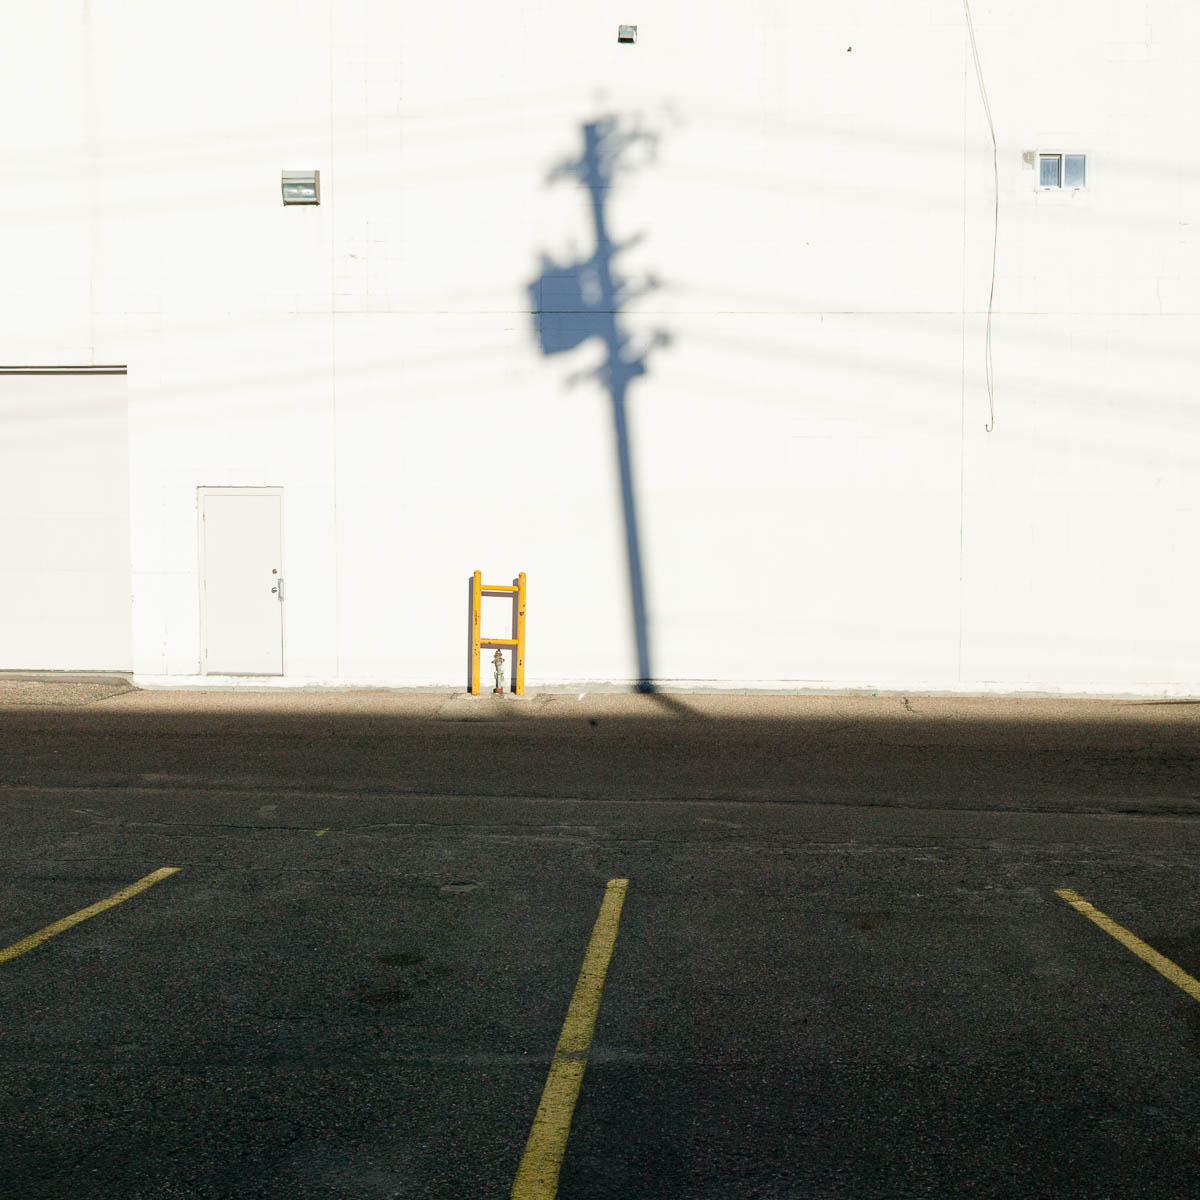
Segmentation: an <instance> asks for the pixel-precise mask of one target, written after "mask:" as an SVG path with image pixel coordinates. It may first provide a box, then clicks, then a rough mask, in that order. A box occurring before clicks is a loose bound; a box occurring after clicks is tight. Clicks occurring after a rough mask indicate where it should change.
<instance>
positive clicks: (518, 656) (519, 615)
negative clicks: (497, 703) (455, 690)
mask: <svg viewBox="0 0 1200 1200" xmlns="http://www.w3.org/2000/svg"><path fill="white" fill-rule="evenodd" d="M484 592H489V593H494V594H501V595H510V596H512V597H513V598H514V599H515V600H516V606H517V610H516V613H515V614H514V616H513V632H514V633H515V634H516V636H515V637H510V638H485V637H480V635H479V614H480V608H481V605H482V601H483V593H484ZM480 646H511V647H512V648H513V667H512V690H513V691H514V692H516V694H517V695H518V696H523V695H524V694H525V572H524V571H522V572H521V573H520V574H519V575H518V576H517V583H516V586H515V587H500V586H496V587H493V586H492V585H491V584H487V583H484V582H483V575H482V574H481V573H480V572H479V571H476V572H475V575H474V576H473V578H472V580H471V695H472V696H478V695H479V647H480Z"/></svg>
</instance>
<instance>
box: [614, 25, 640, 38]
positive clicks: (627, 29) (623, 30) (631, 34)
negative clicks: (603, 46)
mask: <svg viewBox="0 0 1200 1200" xmlns="http://www.w3.org/2000/svg"><path fill="white" fill-rule="evenodd" d="M617 41H618V42H636V41H637V26H636V25H618V26H617Z"/></svg>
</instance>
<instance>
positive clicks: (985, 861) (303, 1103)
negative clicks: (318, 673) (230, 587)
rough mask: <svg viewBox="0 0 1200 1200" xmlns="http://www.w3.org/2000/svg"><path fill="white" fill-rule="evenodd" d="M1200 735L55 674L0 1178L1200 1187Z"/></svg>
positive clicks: (14, 837)
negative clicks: (159, 683)
mask: <svg viewBox="0 0 1200 1200" xmlns="http://www.w3.org/2000/svg"><path fill="white" fill-rule="evenodd" d="M31 696H32V698H31ZM1198 732H1200V705H1189V704H1186V703H1157V704H1156V703H1153V702H1136V701H1128V702H1122V701H1111V702H1099V701H1075V702H1069V701H1058V702H1056V701H1016V700H1013V701H983V700H979V701H966V700H926V699H920V698H912V699H911V700H905V699H904V698H900V697H896V698H880V699H872V698H851V697H790V698H788V697H785V698H772V697H754V696H746V697H683V696H680V697H653V696H631V697H625V696H607V697H605V696H599V697H596V696H584V697H583V698H582V699H580V698H578V697H576V696H547V697H533V698H531V700H530V701H499V700H493V699H491V698H488V697H483V698H477V699H474V700H468V699H465V698H459V697H446V696H432V695H428V694H426V695H420V694H402V693H397V694H370V693H345V694H342V693H310V694H304V695H278V694H271V695H260V694H253V693H251V694H245V695H240V694H239V695H225V694H206V693H196V694H187V695H180V694H177V693H159V694H155V693H139V692H124V693H122V692H120V691H113V692H109V693H107V694H106V695H104V696H98V695H97V694H95V693H94V692H92V693H88V694H86V695H83V694H75V698H74V699H73V698H72V694H71V693H69V692H63V693H62V694H61V696H60V697H59V698H56V699H53V700H51V699H49V698H48V697H46V696H44V695H43V696H41V697H39V696H38V695H37V694H36V689H34V691H33V693H30V691H29V689H26V691H25V692H24V693H22V694H21V698H20V699H19V700H16V701H14V700H13V698H12V697H11V696H10V697H9V704H8V706H7V707H5V708H3V710H0V785H2V791H0V813H2V814H3V819H4V823H5V829H6V832H7V836H6V837H5V839H4V840H3V843H0V845H2V847H3V848H2V850H0V863H2V865H3V874H2V878H3V886H2V887H0V989H2V991H0V995H2V996H3V1010H4V1028H5V1034H6V1036H5V1038H4V1041H3V1047H4V1049H3V1053H2V1055H0V1073H2V1075H3V1099H2V1100H0V1159H2V1161H3V1163H4V1170H3V1173H2V1175H0V1193H3V1194H6V1195H13V1196H21V1197H41V1196H46V1197H57V1196H99V1197H107V1196H112V1197H137V1198H141V1197H146V1198H150V1197H155V1198H158V1197H227V1196H228V1197H232V1196H239V1197H247V1196H264V1197H275V1196H279V1197H347V1198H349V1197H410V1196H411V1197H457V1198H462V1197H468V1198H476V1197H478V1198H483V1197H491V1196H501V1197H504V1196H509V1195H512V1196H515V1197H517V1198H518V1200H532V1198H533V1197H540V1196H554V1195H558V1196H562V1197H564V1198H568V1197H578V1198H584V1197H587V1198H592V1197H596V1198H598V1197H617V1196H620V1197H623V1198H638V1200H640V1198H643V1197H644V1198H650V1197H655V1198H668V1200H671V1198H676V1197H679V1198H683V1197H688V1198H704V1200H708V1198H713V1200H715V1198H717V1197H722V1198H723V1197H730V1196H736V1197H772V1198H776V1197H826V1196H828V1197H876V1196H878V1197H884V1196H888V1197H894V1196H963V1195H971V1196H996V1197H1000V1196H1062V1195H1071V1196H1073V1197H1075V1196H1095V1197H1101V1196H1112V1197H1127V1196H1129V1195H1131V1194H1135V1193H1138V1194H1141V1195H1142V1196H1149V1197H1158V1196H1162V1197H1167V1196H1171V1197H1178V1196H1182V1195H1194V1194H1200V1150H1198V1149H1197V1143H1196V1138H1195V1130H1196V1120H1197V1116H1198V1115H1200V1099H1198V1096H1197V1087H1196V1083H1195V1077H1196V1065H1197V1054H1198V1052H1200V1001H1198V1000H1197V998H1196V997H1195V995H1194V994H1193V993H1192V992H1191V991H1189V981H1191V982H1192V983H1194V980H1195V979H1196V978H1200V896H1198V895H1197V890H1196V867H1197V862H1198V857H1197V852H1198V850H1200V821H1198V820H1197V817H1198V815H1200V771H1198V770H1197V766H1198V764H1200V742H1198V740H1197V733H1198ZM164 868H174V870H173V871H172V872H171V873H169V874H163V875H161V876H158V877H153V876H155V873H157V872H160V871H162V870H163V869H164ZM151 877H153V878H151ZM139 881H143V883H144V886H143V887H142V888H141V890H138V891H135V892H130V893H129V894H125V892H126V889H129V888H131V885H136V884H138V882H139ZM617 881H624V882H621V883H618V882H617ZM1068 890H1069V892H1070V893H1071V894H1070V895H1063V894H1060V893H1063V892H1065V891H1068ZM110 897H120V899H119V900H118V901H117V902H116V903H113V904H112V905H111V906H109V907H107V908H105V909H103V910H102V911H97V912H94V913H92V914H91V915H86V916H84V917H83V919H80V920H78V921H77V923H75V924H71V925H69V926H66V927H62V928H56V923H58V922H61V921H63V920H64V919H66V918H70V917H71V916H72V915H75V914H81V913H84V912H85V911H86V910H88V909H89V907H90V906H93V905H95V904H97V902H100V901H103V900H105V899H106V898H110ZM1075 897H1077V898H1078V901H1077V902H1076V900H1075V899H1074V898H1075ZM1087 904H1090V905H1091V906H1093V907H1094V910H1096V913H1098V914H1099V915H1100V916H1102V917H1105V918H1107V919H1108V921H1109V923H1110V926H1111V925H1112V923H1114V922H1115V923H1116V927H1118V928H1119V929H1120V930H1121V931H1122V932H1127V933H1128V935H1129V937H1130V939H1132V940H1128V939H1127V940H1126V941H1122V940H1119V938H1118V936H1116V935H1115V934H1114V932H1113V928H1111V927H1104V926H1103V924H1102V923H1098V922H1097V919H1096V915H1095V914H1092V915H1089V913H1088V912H1087V911H1086V905H1087ZM1081 909H1084V911H1081ZM39 931H42V932H41V933H40V934H39ZM1138 946H1141V947H1143V949H1144V951H1145V953H1142V952H1141V951H1139V950H1138V949H1137V947H1138ZM6 948H7V949H6ZM1156 954H1157V955H1158V956H1160V958H1159V959H1158V960H1156V959H1155V955H1156ZM1164 962H1165V963H1166V967H1165V968H1164V965H1163V964H1164ZM1170 968H1173V969H1174V971H1175V973H1176V974H1175V976H1174V977H1169V976H1170ZM1164 970H1167V973H1166V974H1164V973H1163V972H1164ZM1196 987H1197V988H1200V985H1196ZM592 1021H594V1032H593V1028H592V1025H591V1024H590V1022H592ZM556 1047H557V1052H556ZM573 1087H577V1088H578V1091H577V1098H576V1095H575V1094H573V1093H572V1088H573ZM531 1155H532V1157H530V1156H531Z"/></svg>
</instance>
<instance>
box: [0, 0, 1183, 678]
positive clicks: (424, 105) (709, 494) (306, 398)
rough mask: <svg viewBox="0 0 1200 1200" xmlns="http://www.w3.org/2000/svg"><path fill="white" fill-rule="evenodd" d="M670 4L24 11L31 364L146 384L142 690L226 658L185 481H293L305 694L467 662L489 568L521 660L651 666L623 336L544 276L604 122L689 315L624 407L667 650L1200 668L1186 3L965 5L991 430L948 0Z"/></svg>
mask: <svg viewBox="0 0 1200 1200" xmlns="http://www.w3.org/2000/svg"><path fill="white" fill-rule="evenodd" d="M639 3H640V7H639V6H638V5H635V6H634V9H636V11H634V9H631V8H630V6H629V4H628V3H627V2H626V0H622V3H621V4H619V5H618V4H613V3H609V2H608V0H579V2H577V3H573V4H569V5H565V4H561V3H556V2H553V0H524V2H523V3H521V4H519V5H496V4H487V3H483V2H482V0H443V2H442V3H440V4H436V5H433V4H416V3H409V2H404V3H399V4H393V5H378V4H373V3H369V2H368V0H264V2H263V3H258V4H254V5H244V4H238V3H234V2H233V0H213V2H212V3H210V4H208V5H206V6H205V9H204V10H203V12H200V11H199V10H196V11H194V12H193V11H191V10H187V11H185V10H183V9H181V8H179V7H178V6H175V5H163V4H161V3H155V2H153V0H121V2H120V3H117V2H116V0H91V2H90V3H88V2H85V0H45V2H44V3H43V4H40V5H37V6H27V7H26V8H25V9H24V10H23V12H22V15H21V18H20V25H21V35H22V36H21V37H19V38H10V39H6V41H5V44H4V45H3V46H0V100H3V101H4V102H5V111H7V112H14V111H16V112H20V113H21V114H22V118H23V119H22V120H21V121H20V122H15V123H13V122H8V123H6V124H5V126H4V128H3V129H2V130H0V143H3V151H4V156H5V157H4V161H5V162H6V164H7V165H8V167H9V178H10V179H13V180H19V181H20V183H21V186H8V187H6V188H5V189H3V190H2V191H0V261H4V262H5V263H6V264H7V263H14V264H15V265H16V266H15V271H13V272H6V282H5V284H4V285H3V288H2V290H0V317H2V318H3V320H2V321H0V363H14V362H80V361H116V362H127V363H128V364H129V393H128V395H129V462H130V499H131V513H132V517H131V539H132V587H133V595H134V617H133V664H134V667H135V670H136V671H137V672H138V673H139V674H140V675H141V676H145V677H162V676H172V677H186V676H189V675H192V674H195V673H196V672H197V670H198V666H199V608H198V604H199V601H198V594H199V590H198V589H199V585H198V575H197V570H198V553H197V546H196V533H195V530H196V488H197V487H200V486H241V487H250V486H271V487H280V488H282V489H283V490H284V493H285V498H286V499H285V506H284V508H285V513H286V530H285V539H286V543H287V557H288V573H289V579H288V584H289V592H288V601H287V605H286V620H287V646H288V660H287V667H286V669H287V672H288V677H289V678H291V679H341V680H347V681H374V682H388V683H399V684H412V685H419V684H439V685H442V684H447V685H460V684H462V683H463V682H464V681H465V671H464V653H465V647H464V641H465V628H466V622H465V604H466V591H465V586H466V579H467V577H468V576H469V575H470V572H471V571H472V570H474V569H476V568H479V569H481V570H482V571H483V572H484V576H485V578H486V579H487V580H488V581H489V582H505V581H507V580H508V579H510V578H511V577H512V576H513V575H515V574H516V572H517V571H519V570H524V571H525V572H527V574H528V577H529V625H528V640H529V644H528V655H527V660H528V667H527V677H528V682H529V685H530V687H536V686H538V685H539V684H546V683H553V682H565V681H576V680H580V681H585V680H586V681H618V682H620V681H629V680H631V679H634V678H636V675H637V663H636V659H635V655H634V640H633V636H632V628H631V617H630V604H629V589H628V583H627V560H626V551H625V533H624V527H623V521H622V510H621V499H620V491H619V488H618V480H617V469H616V460H615V454H614V438H613V421H612V405H611V402H610V400H609V398H608V396H607V394H606V392H605V390H604V388H603V387H602V386H601V385H600V384H599V383H598V382H597V381H596V380H594V379H588V378H580V379H579V380H578V381H577V382H574V383H572V382H570V381H571V379H572V377H578V376H585V375H586V373H587V372H588V371H590V370H592V369H594V368H595V367H596V366H597V365H598V364H599V362H600V360H601V358H602V356H603V348H602V347H601V346H600V345H599V344H598V343H597V342H596V341H595V340H591V341H588V342H585V343H584V344H583V345H581V346H580V347H579V348H577V349H575V350H573V351H570V352H568V353H563V354H560V355H556V356H553V357H546V356H544V355H542V354H541V353H540V352H539V347H538V342H537V338H536V336H535V329H534V323H533V318H532V316H531V313H530V311H529V309H530V300H529V290H528V289H529V287H530V285H531V284H532V283H533V282H534V280H535V279H536V278H537V276H538V275H539V273H540V271H541V270H542V265H543V256H547V257H548V258H550V259H552V260H554V261H555V262H557V263H559V264H562V263H566V262H568V261H570V260H572V259H574V258H577V257H582V258H586V257H587V256H588V255H590V254H591V251H592V243H591V237H592V233H591V218H590V214H589V207H588V195H587V193H586V191H585V190H584V189H583V188H582V187H581V186H580V185H579V184H578V183H577V182H571V181H569V180H566V179H560V180H558V181H557V182H551V181H550V178H549V177H550V175H551V172H552V171H553V169H554V168H555V166H556V165H557V164H559V163H560V162H562V161H563V160H564V159H567V158H570V157H572V156H575V155H578V154H579V153H580V149H581V126H582V125H583V124H584V123H586V122H589V121H594V120H596V119H597V118H599V117H602V116H603V115H605V114H613V115H615V116H617V117H618V118H620V119H621V120H622V121H623V122H624V123H625V124H626V127H629V128H632V127H634V126H638V127H640V128H641V129H642V130H644V131H648V132H652V133H654V134H656V135H657V147H656V151H655V153H654V154H653V155H652V156H651V155H649V154H645V153H642V152H639V153H638V154H637V155H635V156H634V157H635V159H636V160H637V165H636V167H635V168H634V169H631V170H630V171H629V172H628V173H626V174H623V175H621V176H619V177H618V178H617V179H616V180H615V181H614V185H613V187H612V189H611V191H610V192H609V193H608V196H607V205H606V212H607V216H608V220H609V227H610V231H611V234H612V236H613V238H614V239H615V240H617V241H622V240H625V239H632V238H635V237H640V240H639V241H637V243H636V244H635V245H632V246H631V247H630V248H629V249H628V250H626V251H625V252H624V253H623V254H622V255H621V257H620V259H619V264H620V268H621V270H622V272H623V273H624V274H625V275H626V276H627V277H628V278H629V279H630V280H632V281H635V282H636V281H637V280H638V279H640V278H641V277H642V276H644V275H648V274H652V275H653V276H655V277H656V278H657V279H658V280H659V283H660V286H658V287H656V288H655V289H653V290H651V291H649V292H647V293H646V294H645V295H644V296H641V297H640V298H638V299H635V300H633V301H631V302H630V304H629V305H628V306H627V308H626V311H625V312H624V313H623V316H622V321H623V323H624V325H625V327H626V328H627V330H628V332H629V334H630V336H631V337H632V338H633V339H634V342H635V344H637V345H642V344H645V343H647V342H649V341H650V340H651V339H652V338H653V337H654V335H655V334H656V333H662V334H665V335H668V336H669V339H670V341H669V344H668V345H665V346H661V347H658V348H655V349H653V350H652V351H651V352H650V353H649V355H648V359H647V363H648V373H647V374H646V375H645V376H644V377H642V378H641V379H639V380H636V381H634V383H633V385H632V387H631V389H630V392H629V421H630V434H631V442H632V448H633V456H634V469H635V479H636V484H637V495H638V501H639V512H640V518H641V536H642V542H643V547H642V548H643V556H644V564H645V568H646V594H647V599H648V605H649V616H650V622H649V638H650V647H651V653H652V666H653V670H654V674H655V676H656V677H657V678H660V679H662V680H665V681H670V682H673V683H686V682H688V681H704V682H716V683H719V684H722V685H726V686H735V687H736V686H747V685H756V684H762V685H768V686H784V687H798V686H813V685H828V686H874V687H900V688H913V689H916V688H963V689H972V690H974V689H983V690H996V689H1030V690H1053V689H1063V690H1069V691H1089V690H1092V691H1106V690H1107V691H1134V692H1136V691H1145V692H1163V693H1167V692H1171V693H1181V694H1191V693H1193V692H1195V693H1200V634H1197V632H1196V623H1195V621H1194V620H1192V616H1191V611H1190V609H1191V602H1190V598H1191V596H1192V594H1194V593H1195V592H1196V590H1197V585H1198V584H1200V568H1197V566H1196V555H1194V554H1193V553H1192V546H1191V535H1192V528H1193V525H1194V518H1195V515H1196V512H1197V508H1198V504H1197V498H1196V487H1195V485H1194V484H1193V482H1192V479H1193V475H1194V471H1193V467H1194V464H1195V460H1196V458H1197V454H1198V452H1200V412H1198V410H1197V405H1196V402H1195V400H1194V398H1193V381H1194V378H1195V374H1196V366H1197V362H1196V359H1197V354H1198V352H1197V349H1196V347H1197V345H1198V338H1200V243H1198V240H1197V237H1196V229H1197V224H1196V222H1197V220H1198V219H1200V150H1197V149H1196V147H1195V139H1194V137H1193V136H1192V134H1191V130H1190V128H1189V126H1188V121H1189V117H1190V113H1191V107H1192V105H1191V96H1192V92H1193V82H1192V75H1193V66H1192V62H1193V60H1194V58H1195V54H1196V51H1197V49H1198V48H1200V13H1197V12H1196V11H1194V6H1189V5H1187V4H1185V3H1182V0H1145V2H1140V3H1136V4H1131V3H1128V2H1127V0H1106V2H1103V3H1097V2H1096V0H1089V2H1087V3H1085V2H1084V0H1061V2H1060V3H1056V4H1054V5H1045V4H1039V3H1034V0H1009V2H1007V3H1005V4H996V3H988V2H985V0H975V2H974V3H973V11H974V14H975V20H976V32H977V36H978V44H979V52H980V56H981V61H982V64H983V68H984V73H985V78H986V83H987V90H988V95H989V98H990V103H991V109H992V113H993V116H994V118H995V125H996V132H997V137H998V143H999V145H998V154H997V162H998V175H999V206H1000V237H999V247H998V269H997V279H996V293H995V315H994V318H993V328H992V350H993V358H994V364H995V427H994V430H993V431H992V432H990V433H989V432H986V431H985V428H984V426H985V423H987V421H988V419H989V407H988V397H987V392H986V387H985V379H984V332H985V324H986V308H987V301H988V292H989V284H990V278H991V259H992V212H993V208H992V206H993V177H992V151H991V140H990V136H989V133H988V128H987V123H986V120H985V117H984V113H983V108H982V104H981V101H980V96H979V90H978V85H977V81H976V77H975V70H974V65H973V63H972V60H971V54H970V47H969V42H968V39H967V35H966V28H965V22H964V15H963V6H962V4H961V3H960V2H959V0H920V2H913V3H883V2H881V0H846V2H844V3H841V4H839V5H837V6H834V7H832V8H831V7H830V6H829V5H816V4H808V3H803V2H797V0H747V2H746V3H744V4H741V5H739V6H737V7H736V9H730V8H729V6H727V5H718V4H714V3H711V2H709V0H689V2H688V3H686V4H685V3H683V2H682V0H639ZM630 21H634V22H636V23H637V24H638V26H639V40H638V43H637V44H636V45H635V46H621V45H618V44H617V42H616V27H617V24H618V23H620V22H630ZM1039 148H1041V149H1051V148H1052V149H1067V150H1078V151H1082V152H1086V153H1087V155H1088V164H1089V187H1088V189H1087V190H1086V192H1084V193H1081V194H1079V195H1078V196H1074V197H1072V196H1069V195H1061V194H1060V195H1048V194H1046V193H1041V192H1039V191H1038V190H1037V189H1036V187H1035V180H1034V173H1033V168H1032V167H1031V166H1028V165H1026V163H1025V161H1024V160H1023V154H1024V153H1025V152H1028V151H1036V150H1037V149H1039ZM313 167H315V168H319V169H320V171H321V177H322V198H323V202H322V204H321V205H320V207H318V208H307V209H297V208H291V209H284V208H283V207H282V205H281V204H280V202H279V175H280V172H281V171H282V170H285V169H297V168H313ZM495 619H497V620H501V618H499V617H497V618H495ZM0 665H7V664H6V663H4V662H0ZM14 665H15V664H14Z"/></svg>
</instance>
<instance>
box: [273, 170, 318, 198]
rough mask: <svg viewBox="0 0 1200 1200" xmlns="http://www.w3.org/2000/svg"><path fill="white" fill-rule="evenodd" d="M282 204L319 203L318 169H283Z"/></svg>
mask: <svg viewBox="0 0 1200 1200" xmlns="http://www.w3.org/2000/svg"><path fill="white" fill-rule="evenodd" d="M282 186H283V202H284V204H320V203H321V172H320V171H284V173H283V184H282Z"/></svg>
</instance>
